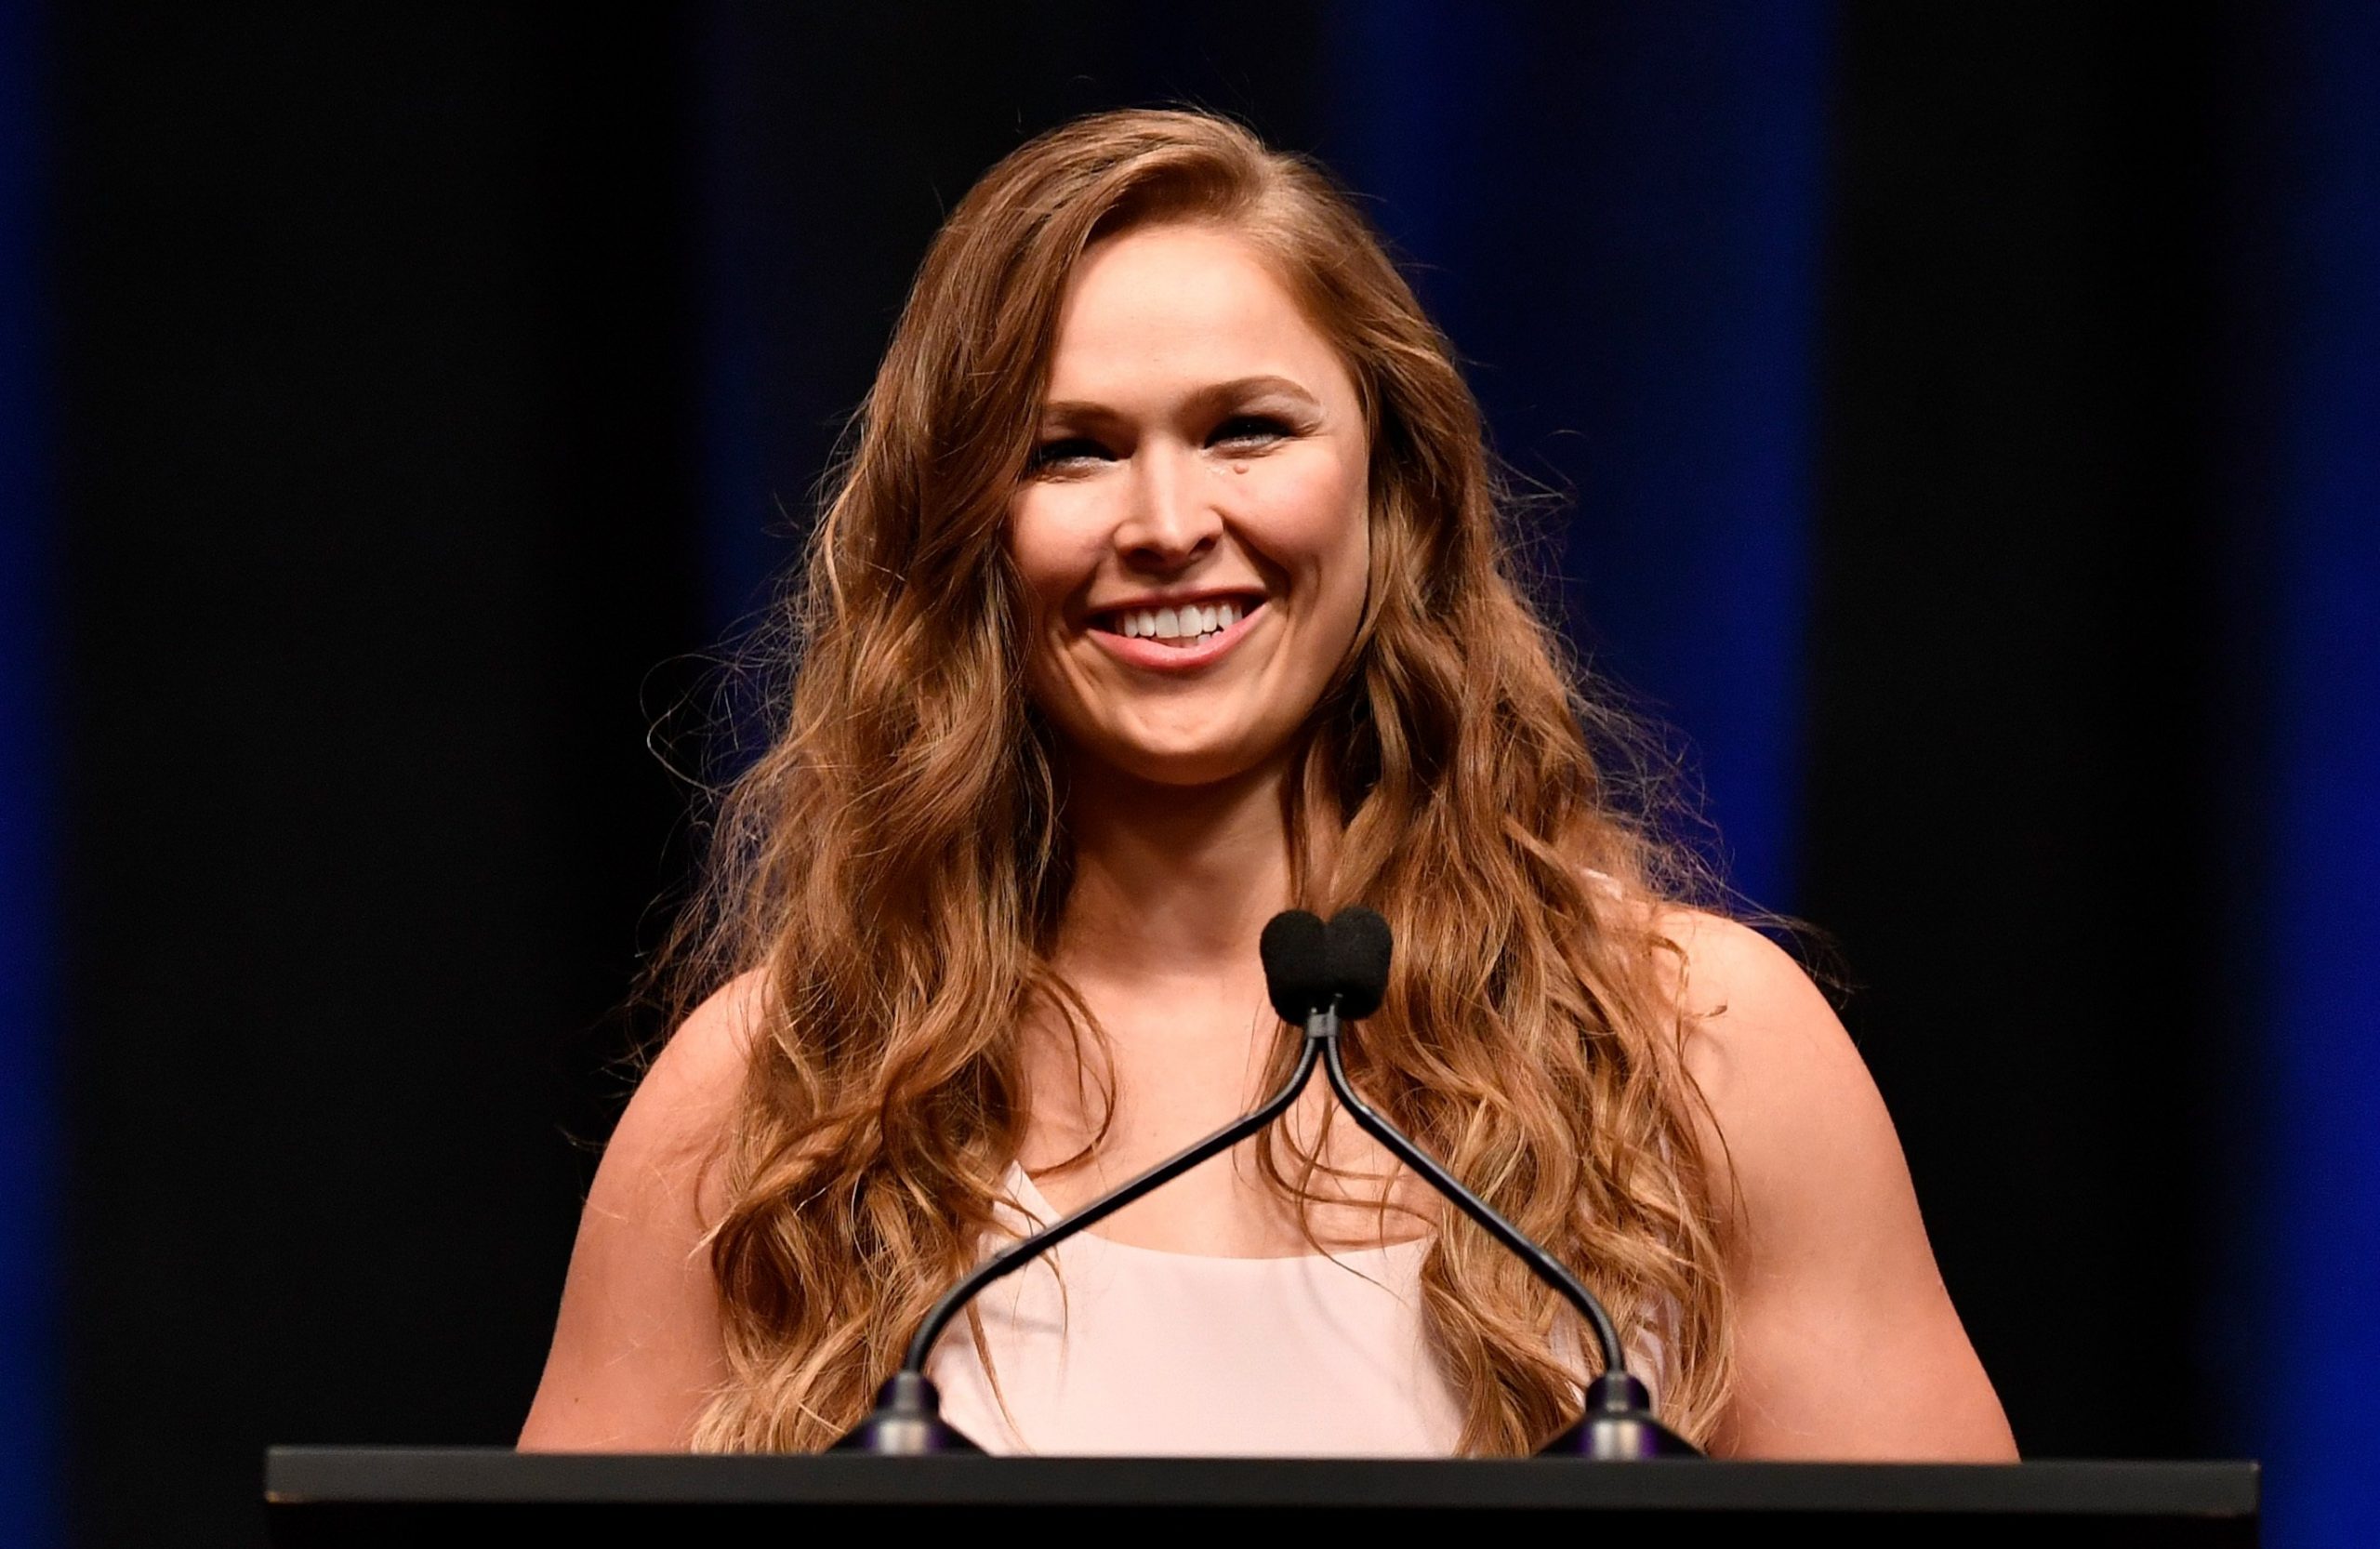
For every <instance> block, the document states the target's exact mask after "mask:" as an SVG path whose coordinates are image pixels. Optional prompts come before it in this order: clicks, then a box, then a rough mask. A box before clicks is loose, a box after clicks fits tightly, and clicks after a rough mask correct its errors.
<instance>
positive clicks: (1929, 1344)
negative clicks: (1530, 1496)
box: [1673, 916, 2016, 1461]
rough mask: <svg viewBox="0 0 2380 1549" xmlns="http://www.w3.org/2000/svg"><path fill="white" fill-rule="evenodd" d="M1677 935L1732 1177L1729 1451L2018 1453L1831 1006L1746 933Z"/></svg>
mask: <svg viewBox="0 0 2380 1549" xmlns="http://www.w3.org/2000/svg"><path fill="white" fill-rule="evenodd" d="M1673 937H1674V939H1676V940H1677V941H1678V942H1679V945H1680V946H1681V947H1683V948H1684V950H1685V953H1686V963H1687V968H1686V980H1685V982H1684V986H1683V989H1682V994H1683V997H1684V1006H1685V1009H1686V1011H1687V1013H1689V1014H1690V1016H1691V1017H1692V1018H1693V1020H1692V1022H1691V1024H1690V1026H1692V1027H1693V1031H1692V1033H1691V1034H1690V1035H1689V1039H1688V1042H1687V1046H1686V1063H1687V1066H1688V1069H1689V1070H1690V1071H1691V1073H1692V1074H1693V1076H1694V1078H1695V1079H1696V1081H1697V1083H1698V1084H1699V1086H1700V1088H1701V1090H1702V1093H1703V1096H1704V1098H1705V1100H1706V1101H1707V1102H1708V1104H1709V1106H1710V1113H1709V1119H1710V1120H1711V1121H1712V1123H1714V1124H1715V1125H1716V1127H1717V1131H1718V1134H1717V1137H1716V1140H1717V1142H1718V1144H1717V1145H1715V1146H1714V1147H1713V1155H1714V1158H1715V1159H1716V1160H1718V1162H1719V1163H1720V1166H1719V1167H1718V1169H1717V1172H1718V1175H1719V1177H1720V1178H1721V1180H1722V1184H1723V1186H1728V1185H1731V1188H1730V1198H1731V1204H1732V1208H1731V1210H1730V1212H1729V1227H1730V1230H1729V1233H1728V1244H1727V1265H1728V1269H1727V1272H1728V1278H1729V1281H1730V1290H1731V1291H1733V1300H1734V1308H1735V1348H1736V1360H1737V1365H1736V1371H1737V1382H1736V1388H1735V1397H1733V1399H1732V1400H1731V1401H1730V1403H1729V1406H1728V1410H1727V1413H1726V1416H1725V1418H1724V1419H1723V1421H1722V1423H1721V1427H1720V1431H1719V1435H1718V1436H1717V1437H1716V1440H1715V1445H1716V1447H1717V1449H1718V1450H1722V1451H1726V1452H1729V1453H1734V1454H1737V1455H1741V1456H1753V1457H1774V1458H1790V1457H1806V1458H1884V1459H1918V1458H1931V1459H1946V1460H1976V1461H1991V1460H2006V1459H2013V1458H2014V1457H2015V1456H2016V1443H2015V1441H2014V1439H2013V1438H2012V1437H2011V1436H2010V1434H2009V1431H2008V1423H2007V1420H2006V1418H2005V1417H2004V1416H2003V1414H2002V1412H2001V1408H2000V1401H1999V1399H1998V1397H1996V1396H1995V1395H1994V1394H1993V1392H1992V1389H1991V1384H1990V1379H1989V1378H1988V1377H1986V1375H1985V1374H1984V1370H1983V1367H1982V1363H1981V1362H1979V1361H1978V1360H1977V1358H1976V1354H1975V1350H1974V1347H1973V1345H1971V1344H1969V1343H1968V1340H1967V1336H1966V1331H1965V1330H1964V1327H1962V1326H1961V1324H1960V1322H1959V1317H1958V1313H1957V1311H1956V1310H1955V1309H1954V1308H1953V1307H1952V1306H1951V1304H1950V1295H1949V1292H1948V1291H1946V1290H1945V1289H1944V1287H1943V1284H1942V1277H1941V1274H1940V1272H1939V1271H1938V1270H1937V1268H1936V1267H1935V1264H1934V1251H1933V1249H1932V1247H1931V1245H1930V1244H1929V1243H1928V1242H1927V1241H1926V1238H1925V1225H1924V1221H1923V1220H1922V1219H1921V1218H1920V1216H1919V1213H1918V1208H1917V1196H1916V1192H1915V1190H1914V1189H1913V1188H1912V1187H1911V1183H1910V1177H1909V1168H1908V1164H1907V1163H1906V1161H1904V1159H1903V1158H1902V1156H1901V1149H1900V1141H1899V1137H1898V1136H1897V1134H1895V1132H1894V1131H1893V1125H1892V1119H1891V1117H1890V1116H1889V1115H1888V1114H1887V1113H1886V1112H1885V1111H1884V1099H1883V1098H1882V1096H1881V1095H1879V1093H1878V1092H1877V1091H1876V1085H1875V1082H1874V1080H1873V1079H1871V1077H1870V1076H1869V1074H1868V1069H1867V1066H1866V1065H1865V1064H1864V1063H1863V1062H1862V1061H1861V1060H1860V1058H1859V1054H1858V1051H1857V1050H1856V1049H1855V1048H1853V1046H1852V1043H1851V1039H1850V1037H1849V1035H1848V1034H1846V1033H1845V1031H1844V1028H1843V1025H1842V1024H1841V1022H1839V1021H1838V1020H1836V1018H1835V1015H1834V1013H1833V1010H1832V1009H1831V1007H1830V1006H1828V1004H1827V1002H1826V999H1825V997H1824V996H1822V995H1820V994H1819V993H1818V988H1817V986H1814V985H1813V984H1811V983H1810V981H1809V978H1808V977H1807V975H1805V974H1804V973H1802V971H1801V969H1800V968H1799V966H1797V965H1796V964H1795V963H1794V962H1793V960H1792V959H1791V958H1790V957H1788V956H1787V955H1786V954H1785V953H1784V952H1782V951H1781V950H1779V949H1778V947H1776V946H1775V945H1774V944H1773V943H1771V942H1769V941H1768V940H1767V939H1766V938H1765V937H1763V936H1761V935H1759V934H1758V933H1755V932H1752V931H1751V930H1748V929H1746V928H1745V927H1743V926H1740V925H1737V924H1733V923H1731V922H1728V921H1725V920H1716V919H1713V918H1712V917H1709V916H1694V917H1691V918H1690V919H1689V920H1686V922H1685V924H1684V926H1683V928H1682V929H1679V930H1677V931H1674V932H1673ZM1710 1138H1712V1137H1708V1136H1706V1141H1708V1140H1709V1139H1710Z"/></svg>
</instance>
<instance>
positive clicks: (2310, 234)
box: [2235, 0, 2380, 1549]
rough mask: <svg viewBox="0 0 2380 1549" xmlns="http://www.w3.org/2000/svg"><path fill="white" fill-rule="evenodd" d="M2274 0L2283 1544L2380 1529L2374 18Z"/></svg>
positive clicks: (2271, 1201)
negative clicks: (2377, 1457)
mask: <svg viewBox="0 0 2380 1549" xmlns="http://www.w3.org/2000/svg"><path fill="white" fill-rule="evenodd" d="M2265 14H2266V21H2265V23H2264V24H2265V25H2268V26H2270V27H2271V28H2272V29H2273V30H2274V41H2275V42H2276V44H2277V47H2276V48H2275V50H2274V54H2273V63H2274V65H2275V68H2274V69H2273V70H2272V71H2271V73H2270V75H2269V77H2268V79H2266V80H2265V81H2263V82H2261V83H2260V84H2259V85H2260V89H2261V91H2262V93H2263V94H2264V96H2265V97H2266V99H2267V102H2266V104H2265V106H2264V113H2263V115H2262V116H2263V118H2264V130H2265V136H2264V139H2263V140H2262V142H2261V143H2260V144H2258V145H2257V146H2256V147H2254V151H2253V152H2252V157H2253V160H2254V163H2255V164H2256V165H2254V168H2253V170H2252V172H2251V177H2252V179H2253V180H2254V184H2255V185H2256V187H2257V188H2258V190H2259V192H2260V195H2261V197H2260V199H2259V201H2258V202H2259V203H2260V204H2261V205H2262V208H2263V214H2262V217H2261V221H2262V224H2263V225H2264V227H2265V229H2264V230H2261V231H2259V232H2255V233H2254V238H2253V240H2254V242H2255V243H2256V245H2257V250H2258V253H2259V261H2258V262H2257V263H2256V264H2255V265H2254V267H2253V268H2252V269H2251V270H2250V271H2248V272H2249V273H2250V275H2251V276H2252V284H2253V286H2254V289H2253V291H2252V292H2251V293H2250V294H2248V295H2245V296H2241V297H2239V298H2236V299H2237V300H2238V302H2239V304H2240V306H2241V310H2242V311H2243V312H2244V314H2245V315H2246V318H2247V321H2248V326H2249V327H2250V328H2251V329H2252V330H2254V333H2255V334H2257V335H2258V336H2262V337H2263V338H2265V340H2266V342H2265V346H2264V347H2265V349H2266V350H2268V351H2270V352H2271V353H2270V355H2269V357H2268V362H2269V364H2268V366H2267V370H2266V372H2265V373H2263V374H2260V376H2262V377H2263V378H2264V379H2262V380H2256V379H2253V378H2252V380H2251V383H2250V384H2249V385H2250V387H2251V391H2255V392H2258V393H2261V394H2262V395H2263V396H2264V398H2265V401H2264V402H2261V403H2247V404H2237V405H2235V407H2236V408H2238V409H2239V410H2240V411H2241V413H2242V414H2243V415H2244V416H2246V417H2250V418H2251V419H2252V420H2260V421H2261V422H2262V427H2263V428H2262V435H2263V438H2264V440H2265V442H2266V444H2265V445H2264V446H2263V447H2262V448H2260V454H2261V455H2260V457H2259V459H2258V460H2259V462H2260V465H2261V466H2262V468H2263V469H2264V470H2265V471H2264V474H2263V487H2253V488H2250V489H2249V490H2247V491H2245V492H2244V494H2245V496H2246V497H2245V498H2243V499H2242V500H2241V502H2240V505H2239V508H2238V510H2237V513H2236V518H2235V519H2236V521H2237V522H2238V523H2240V525H2241V534H2240V541H2241V542H2242V543H2244V544H2248V545H2252V546H2263V547H2268V548H2269V549H2270V553H2269V555H2268V560H2267V563H2266V565H2265V566H2264V569H2263V573H2264V574H2265V575H2266V576H2268V584H2270V585H2271V586H2272V588H2273V592H2274V595H2273V596H2272V598H2271V599H2270V600H2269V603H2268V606H2267V607H2266V608H2265V609H2264V610H2263V611H2264V613H2265V616H2266V617H2267V619H2268V625H2267V628H2268V630H2269V639H2268V656H2267V660H2268V664H2269V673H2270V680H2269V682H2268V705H2267V711H2266V724H2267V726H2268V739H2269V747H2268V757H2269V761H2268V764H2267V768H2268V771H2269V780H2268V788H2267V798H2268V802H2269V810H2268V814H2266V816H2267V821H2266V822H2265V824H2264V825H2263V829H2264V832H2265V834H2266V836H2267V841H2268V844H2269V846H2270V850H2271V853H2270V854H2269V855H2268V857H2267V859H2266V864H2267V865H2268V867H2269V868H2270V869H2269V873H2268V875H2269V877H2270V884H2271V885H2270V887H2269V890H2268V894H2267V895H2266V897H2265V899H2264V900H2263V905H2264V907H2262V909H2261V910H2260V911H2259V912H2260V914H2261V917H2262V927H2263V932H2264V937H2263V939H2262V941H2261V942H2260V943H2259V944H2258V946H2259V947H2260V948H2261V955H2262V961H2261V963H2260V964H2259V972H2258V973H2257V974H2256V978H2257V981H2258V982H2259V983H2260V984H2261V985H2262V986H2264V994H2263V998H2262V999H2263V1004H2262V1006H2261V1007H2260V1010H2261V1012H2262V1020H2263V1022H2264V1025H2265V1027H2264V1030H2265V1035H2266V1039H2267V1042H2266V1049H2267V1052H2268V1053H2267V1060H2268V1068H2269V1071H2270V1086H2269V1089H2268V1090H2269V1094H2270V1105H2269V1107H2268V1112H2267V1114H2266V1118H2265V1131H2264V1134H2265V1145H2266V1147H2267V1157H2268V1164H2269V1166H2268V1175H2267V1178H2266V1180H2265V1185H2266V1186H2265V1188H2264V1190H2263V1199H2262V1201H2261V1205H2262V1208H2263V1210H2264V1211H2266V1212H2267V1218H2266V1221H2265V1222H2264V1224H2263V1225H2264V1227H2265V1230H2264V1231H2263V1232H2262V1233H2260V1234H2258V1235H2259V1236H2260V1237H2261V1238H2262V1246H2263V1251H2262V1253H2261V1255H2260V1258H2261V1264H2262V1272H2263V1273H2264V1274H2265V1275H2267V1276H2268V1277H2269V1284H2268V1313H2269V1314H2270V1315H2271V1316H2269V1317H2268V1318H2267V1319H2266V1320H2265V1321H2264V1322H2263V1325H2262V1326H2263V1328H2264V1329H2265V1330H2266V1331H2267V1336H2268V1338H2269V1339H2271V1340H2272V1341H2275V1342H2277V1344H2278V1348H2277V1349H2270V1350H2268V1352H2267V1353H2268V1356H2277V1357H2278V1359H2275V1360H2271V1361H2270V1362H2269V1365H2268V1370H2270V1371H2271V1372H2272V1373H2273V1375H2274V1376H2275V1378H2276V1379H2277V1380H2275V1381H2272V1382H2270V1383H2268V1384H2265V1386H2264V1392H2265V1394H2266V1396H2267V1402H2268V1405H2269V1410H2268V1414H2267V1416H2266V1418H2265V1426H2264V1436H2263V1437H2262V1438H2260V1439H2262V1440H2263V1441H2264V1443H2265V1450H2266V1451H2267V1456H2268V1463H2269V1467H2270V1473H2269V1479H2270V1492H2271V1500H2270V1506H2269V1512H2270V1522H2271V1533H2270V1536H2269V1539H2268V1542H2271V1543H2273V1544H2275V1545H2276V1546H2279V1549H2299V1546H2312V1545H2324V1546H2328V1545H2341V1546H2344V1545H2347V1544H2360V1543H2363V1542H2369V1540H2370V1538H2371V1535H2372V1534H2373V1532H2374V1531H2375V1530H2380V1471H2375V1469H2374V1467H2373V1448H2374V1446H2375V1445H2380V1322H2375V1319H2380V93H2375V91H2374V89H2373V83H2374V82H2375V81H2380V11H2375V10H2374V9H2373V8H2372V7H2369V6H2365V5H2360V4H2350V3H2345V0H2341V3H2334V4H2328V5H2311V6H2304V7H2282V8H2281V9H2279V10H2277V11H2274V12H2271V13H2265Z"/></svg>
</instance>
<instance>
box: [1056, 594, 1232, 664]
mask: <svg viewBox="0 0 2380 1549" xmlns="http://www.w3.org/2000/svg"><path fill="white" fill-rule="evenodd" d="M1263 605H1264V599H1263V598H1262V597H1259V596H1248V597H1221V598H1215V599H1212V600H1210V601H1208V602H1192V603H1187V604H1183V605H1182V606H1178V607H1170V608H1118V609H1116V610H1114V611H1112V612H1109V613H1103V614H1094V615H1092V616H1091V628H1092V629H1101V630H1104V631H1105V632H1106V633H1108V634H1111V635H1121V636H1123V637H1124V638H1125V639H1126V640H1148V641H1154V642H1157V644H1159V645H1170V646H1173V647H1175V648H1176V649H1179V650H1185V651H1186V650H1189V649H1190V648H1192V647H1193V646H1197V645H1200V644H1203V643H1204V642H1208V641H1210V640H1212V639H1214V638H1215V637H1216V636H1217V635H1219V634H1221V633H1223V631H1224V630H1225V629H1230V628H1231V627H1232V626H1233V625H1235V624H1236V623H1238V622H1239V621H1240V620H1241V619H1243V618H1246V617H1247V616H1249V615H1250V614H1252V613H1254V612H1256V611H1257V610H1258V609H1259V608H1262V607H1263Z"/></svg>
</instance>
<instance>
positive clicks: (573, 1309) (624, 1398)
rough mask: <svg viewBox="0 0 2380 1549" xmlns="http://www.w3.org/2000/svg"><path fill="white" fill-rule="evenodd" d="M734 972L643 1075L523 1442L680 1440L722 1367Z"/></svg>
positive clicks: (746, 1010) (749, 1002)
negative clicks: (724, 1155) (711, 1236)
mask: <svg viewBox="0 0 2380 1549" xmlns="http://www.w3.org/2000/svg"><path fill="white" fill-rule="evenodd" d="M754 983H755V981H753V980H751V979H750V978H748V977H747V979H741V980H738V981H736V983H734V984H733V985H730V986H728V987H727V988H725V989H723V990H721V992H720V993H719V994H718V995H716V996H713V997H712V998H711V999H710V1000H707V1001H706V1002H705V1003H704V1004H703V1006H702V1007H701V1008H700V1009H699V1010H697V1011H696V1012H695V1013H694V1015H692V1016H690V1017H688V1018H687V1019H686V1025H685V1026H683V1027H681V1028H680V1029H679V1030H678V1034H677V1036H676V1037H675V1038H673V1039H670V1040H669V1044H668V1047H667V1048H665V1049H664V1050H663V1051H662V1053H661V1057H660V1058H659V1059H657V1060H655V1062H654V1064H653V1068H652V1069H651V1070H649V1071H647V1072H646V1073H645V1077H644V1079H643V1081H642V1082H641V1083H640V1084H639V1085H638V1087H637V1091H636V1096H635V1098H634V1099H633V1100H632V1101H630V1102H629V1104H628V1112H627V1113H625V1114H623V1115H622V1116H621V1118H620V1123H619V1128H618V1129H617V1130H616V1131H615V1132H614V1133H613V1135H612V1141H611V1144H610V1145H608V1146H607V1147H606V1148H605V1149H604V1152H603V1163H602V1167H601V1168H600V1169H598V1170H597V1172H596V1174H595V1185H594V1187H593V1188H592V1189H591V1190H589V1191H588V1198H587V1209H586V1211H584V1213H582V1214H581V1216H580V1217H579V1223H578V1240H577V1243H576V1245H575V1247H574V1248H573V1249H572V1251H571V1257H570V1278H569V1279H568V1280H567V1281H566V1282H565V1283H564V1285H563V1287H562V1313H561V1316H560V1317H559V1318H557V1320H556V1322H555V1327H554V1343H553V1348H552V1350H551V1352H550V1353H549V1355H548V1356H547V1357H546V1372H545V1377H544V1380H543V1381H541V1382H540V1383H539V1384H538V1385H537V1397H536V1400H535V1401H534V1402H533V1403H532V1404H531V1405H530V1407H529V1418H528V1421H527V1423H525V1424H523V1425H522V1428H521V1447H522V1450H525V1451H555V1452H573V1451H588V1452H634V1451H654V1452H658V1451H678V1450H683V1449H684V1448H685V1447H686V1445H687V1443H688V1441H689V1439H690V1437H691V1435H692V1431H693V1425H694V1418H695V1416H696V1415H697V1414H698V1413H699V1412H700V1411H701V1410H702V1407H703V1405H704V1404H705V1403H706V1402H707V1400H708V1398H709V1397H710V1395H711V1393H712V1392H713V1391H714V1390H715V1389H716V1388H717V1386H718V1385H719V1384H720V1383H721V1382H722V1381H723V1380H724V1379H725V1377H726V1375H727V1366H726V1359H725V1356H724V1353H723V1351H722V1348H721V1340H720V1328H719V1308H718V1302H717V1290H716V1286H715V1284H714V1282H713V1280H712V1278H711V1273H710V1261H709V1256H708V1254H707V1252H706V1251H705V1250H704V1246H703V1237H704V1234H705V1232H706V1231H707V1229H708V1228H709V1226H710V1225H711V1223H713V1222H715V1221H716V1220H717V1219H718V1218H719V1211H720V1209H721V1205H722V1203H723V1201H722V1200H721V1198H719V1185H718V1181H717V1179H716V1177H715V1176H714V1173H715V1171H716V1170H715V1169H713V1168H711V1167H708V1166H707V1165H706V1164H707V1163H708V1162H709V1160H710V1158H711V1157H712V1156H713V1154H714V1153H715V1151H716V1149H717V1146H718V1144H719V1140H720V1137H721V1135H723V1134H724V1133H725V1132H726V1129H727V1126H728V1124H729V1123H730V1122H731V1121H732V1119H733V1116H734V1105H735V1100H736V1096H737V1094H738V1092H740V1090H741V1088H742V1084H743V1079H744V1070H745V1063H746V1056H747V1050H748V1048H749V1035H750V1028H751V1026H752V1025H753V1016H752V1013H753V1010H754V997H755V994H756V993H757V992H756V990H755V988H754Z"/></svg>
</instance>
